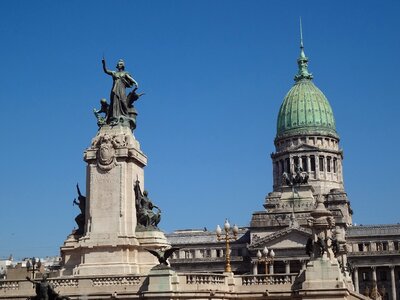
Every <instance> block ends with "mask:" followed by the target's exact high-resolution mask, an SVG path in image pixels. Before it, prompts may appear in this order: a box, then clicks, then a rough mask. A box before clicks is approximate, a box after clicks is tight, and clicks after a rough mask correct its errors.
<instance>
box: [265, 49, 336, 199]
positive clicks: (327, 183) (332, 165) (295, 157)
mask: <svg viewBox="0 0 400 300" xmlns="http://www.w3.org/2000/svg"><path fill="white" fill-rule="evenodd" d="M300 50H301V51H300V57H299V58H298V59H297V63H298V66H299V71H298V73H297V74H296V75H295V78H294V80H295V84H294V86H293V87H292V88H291V89H290V90H289V92H288V93H287V94H286V96H285V98H284V100H283V103H282V105H281V107H280V110H279V114H278V121H277V134H276V138H275V149H276V150H275V151H276V152H275V153H272V154H271V158H272V161H273V170H274V171H273V178H274V179H273V180H274V182H273V186H274V191H279V189H280V188H281V187H282V174H283V173H284V172H286V173H294V171H295V167H296V166H300V167H302V169H303V170H304V171H306V172H308V174H309V183H310V184H311V186H312V187H313V189H314V193H315V194H327V193H329V191H330V190H331V189H341V190H342V189H343V174H342V160H343V152H342V151H341V150H340V149H339V136H338V134H337V132H336V126H335V119H334V116H333V112H332V108H331V106H330V104H329V102H328V99H327V98H326V97H325V95H324V94H323V93H322V92H321V90H320V89H318V88H317V87H316V86H315V85H314V83H313V82H312V79H313V76H312V74H311V73H309V72H308V68H307V67H308V58H307V57H306V56H305V53H304V47H303V42H301V45H300Z"/></svg>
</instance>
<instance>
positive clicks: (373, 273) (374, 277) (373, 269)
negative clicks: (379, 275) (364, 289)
mask: <svg viewBox="0 0 400 300" xmlns="http://www.w3.org/2000/svg"><path fill="white" fill-rule="evenodd" d="M371 269H372V281H375V282H377V280H376V267H371Z"/></svg>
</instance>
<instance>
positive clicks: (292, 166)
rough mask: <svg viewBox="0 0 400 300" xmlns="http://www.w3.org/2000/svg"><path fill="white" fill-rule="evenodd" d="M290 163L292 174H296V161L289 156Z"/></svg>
mask: <svg viewBox="0 0 400 300" xmlns="http://www.w3.org/2000/svg"><path fill="white" fill-rule="evenodd" d="M289 162H290V173H294V160H293V156H292V155H290V156H289Z"/></svg>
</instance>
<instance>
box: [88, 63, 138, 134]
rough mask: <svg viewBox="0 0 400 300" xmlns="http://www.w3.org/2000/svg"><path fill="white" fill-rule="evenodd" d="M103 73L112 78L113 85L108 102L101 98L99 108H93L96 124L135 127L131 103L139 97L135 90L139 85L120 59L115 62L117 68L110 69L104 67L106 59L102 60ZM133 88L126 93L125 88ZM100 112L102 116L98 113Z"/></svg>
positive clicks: (135, 114) (134, 113)
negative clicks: (114, 69)
mask: <svg viewBox="0 0 400 300" xmlns="http://www.w3.org/2000/svg"><path fill="white" fill-rule="evenodd" d="M102 64H103V70H104V73H106V74H108V75H110V76H111V77H112V79H113V85H112V88H111V93H110V104H108V103H107V100H105V99H101V101H100V105H101V107H100V109H94V114H95V116H96V118H97V124H98V125H99V126H100V127H101V126H103V125H105V124H107V125H111V126H114V125H117V124H120V125H124V126H129V127H130V128H131V129H132V130H133V129H135V128H136V116H137V112H136V110H135V108H134V106H133V103H134V102H135V101H136V100H138V99H139V97H140V96H142V95H143V93H142V94H137V93H136V91H137V89H138V87H139V85H138V83H137V82H136V80H135V79H133V77H132V76H131V75H130V74H129V73H128V72H127V71H125V63H124V61H123V60H122V59H120V60H119V61H118V63H117V66H116V68H117V70H116V71H110V70H108V69H107V67H106V61H105V59H104V58H103V60H102ZM132 87H133V90H132V91H131V92H130V93H129V94H128V95H127V94H126V89H127V88H132ZM101 113H103V114H104V116H102V115H100V114H101Z"/></svg>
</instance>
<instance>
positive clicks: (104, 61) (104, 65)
mask: <svg viewBox="0 0 400 300" xmlns="http://www.w3.org/2000/svg"><path fill="white" fill-rule="evenodd" d="M101 63H102V64H103V71H104V73H106V74H108V75H112V71H110V70H107V67H106V60H105V59H104V58H103V59H102V60H101Z"/></svg>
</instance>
